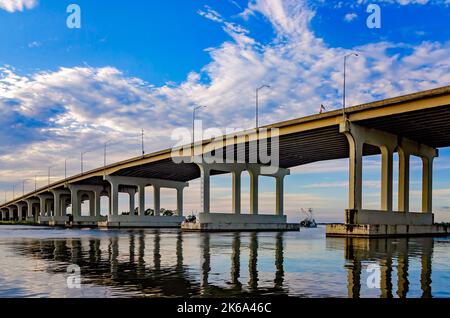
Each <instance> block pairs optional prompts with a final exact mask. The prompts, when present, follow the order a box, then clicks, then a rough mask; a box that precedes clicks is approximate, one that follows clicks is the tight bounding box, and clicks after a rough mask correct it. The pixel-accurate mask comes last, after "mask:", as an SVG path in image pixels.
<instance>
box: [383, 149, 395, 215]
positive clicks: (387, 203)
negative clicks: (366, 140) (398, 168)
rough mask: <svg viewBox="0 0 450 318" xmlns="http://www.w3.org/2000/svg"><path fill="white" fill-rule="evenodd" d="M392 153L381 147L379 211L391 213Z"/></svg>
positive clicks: (390, 150)
mask: <svg viewBox="0 0 450 318" xmlns="http://www.w3.org/2000/svg"><path fill="white" fill-rule="evenodd" d="M393 156H394V151H393V150H392V149H389V148H388V147H381V210H384V211H388V212H392V188H393Z"/></svg>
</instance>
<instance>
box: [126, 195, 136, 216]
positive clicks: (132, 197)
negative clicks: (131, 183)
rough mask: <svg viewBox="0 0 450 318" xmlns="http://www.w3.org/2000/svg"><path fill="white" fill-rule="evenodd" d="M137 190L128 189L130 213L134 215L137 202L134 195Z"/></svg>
mask: <svg viewBox="0 0 450 318" xmlns="http://www.w3.org/2000/svg"><path fill="white" fill-rule="evenodd" d="M135 194H136V192H135V191H134V190H130V191H128V195H129V196H130V215H134V209H135V206H136V205H135V203H134V196H135Z"/></svg>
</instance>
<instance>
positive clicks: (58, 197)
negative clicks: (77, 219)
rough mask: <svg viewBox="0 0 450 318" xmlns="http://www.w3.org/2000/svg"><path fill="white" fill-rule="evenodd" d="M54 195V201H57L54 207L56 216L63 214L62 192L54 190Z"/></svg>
mask: <svg viewBox="0 0 450 318" xmlns="http://www.w3.org/2000/svg"><path fill="white" fill-rule="evenodd" d="M53 197H54V199H53V200H54V202H55V207H54V211H53V212H54V215H55V216H61V193H59V192H58V191H53Z"/></svg>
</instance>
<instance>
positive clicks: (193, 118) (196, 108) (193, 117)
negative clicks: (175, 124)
mask: <svg viewBox="0 0 450 318" xmlns="http://www.w3.org/2000/svg"><path fill="white" fill-rule="evenodd" d="M207 107H208V106H202V105H199V106H196V107H194V109H193V111H192V147H194V143H195V114H196V112H197V110H199V109H201V108H207ZM192 155H194V154H193V153H192Z"/></svg>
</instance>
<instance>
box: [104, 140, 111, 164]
mask: <svg viewBox="0 0 450 318" xmlns="http://www.w3.org/2000/svg"><path fill="white" fill-rule="evenodd" d="M112 141H113V140H112V139H109V140H107V141H105V143H104V149H103V167H106V147H107V146H108V144H110V143H111V142H112Z"/></svg>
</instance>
